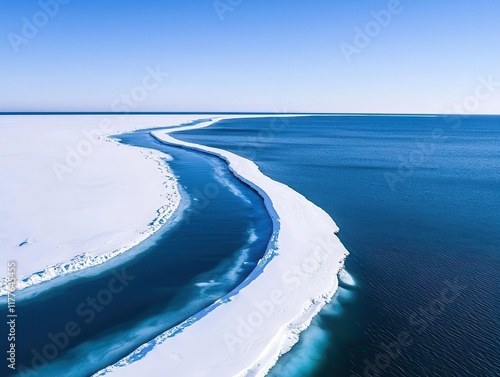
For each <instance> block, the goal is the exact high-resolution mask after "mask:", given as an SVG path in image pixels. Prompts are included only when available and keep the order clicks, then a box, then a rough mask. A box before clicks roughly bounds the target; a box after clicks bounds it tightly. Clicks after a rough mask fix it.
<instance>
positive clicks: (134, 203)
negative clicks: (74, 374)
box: [0, 115, 200, 295]
mask: <svg viewBox="0 0 500 377" xmlns="http://www.w3.org/2000/svg"><path fill="white" fill-rule="evenodd" d="M196 118H200V115H161V116H156V115H154V116H153V115H126V116H123V115H50V116H49V115H43V116H42V115H12V116H10V115H2V116H0V266H7V262H8V261H10V260H15V261H16V262H17V268H18V271H17V273H18V287H17V289H18V290H20V289H23V288H25V287H27V286H29V285H33V284H37V283H39V282H42V281H46V280H50V279H52V278H53V277H55V276H59V275H62V274H66V273H68V272H72V271H75V270H79V269H83V268H85V267H89V266H92V265H96V264H100V263H102V262H104V261H106V260H108V259H109V258H111V257H112V256H114V255H117V254H119V253H122V252H124V251H126V250H128V249H130V248H131V247H132V246H134V245H136V244H138V243H139V242H141V241H142V240H144V239H145V238H147V237H148V236H149V235H151V234H152V233H153V232H155V231H156V230H158V229H159V228H160V227H161V224H162V223H164V222H165V221H166V220H167V219H168V218H169V217H170V216H172V214H173V213H174V211H175V210H176V208H177V207H178V205H179V202H180V194H179V191H178V189H177V182H176V180H175V178H174V176H173V175H172V173H171V172H170V170H169V168H168V166H167V164H165V163H164V162H163V161H161V158H164V157H167V158H168V156H167V155H164V154H162V153H159V152H157V151H153V150H147V149H143V148H135V147H131V146H127V145H124V144H120V143H119V142H117V141H115V140H112V139H109V138H107V136H108V135H116V134H119V133H123V132H126V131H131V130H135V129H139V128H148V127H154V126H172V125H179V124H182V123H185V122H189V121H193V120H194V119H196ZM76 256H80V257H79V258H75V257H76ZM6 274H7V268H5V269H4V272H2V273H1V274H0V277H2V280H1V285H0V295H4V294H5V293H6V282H7V280H6Z"/></svg>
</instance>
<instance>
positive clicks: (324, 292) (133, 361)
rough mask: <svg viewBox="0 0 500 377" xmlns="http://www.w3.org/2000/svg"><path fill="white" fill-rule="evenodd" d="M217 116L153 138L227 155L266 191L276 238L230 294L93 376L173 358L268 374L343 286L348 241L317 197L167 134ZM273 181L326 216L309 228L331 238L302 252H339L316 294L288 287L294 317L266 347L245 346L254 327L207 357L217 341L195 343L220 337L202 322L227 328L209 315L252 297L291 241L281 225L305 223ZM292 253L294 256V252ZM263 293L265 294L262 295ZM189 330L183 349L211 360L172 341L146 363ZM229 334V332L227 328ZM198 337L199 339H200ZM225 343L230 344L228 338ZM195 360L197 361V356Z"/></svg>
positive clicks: (186, 371) (188, 369) (231, 371)
mask: <svg viewBox="0 0 500 377" xmlns="http://www.w3.org/2000/svg"><path fill="white" fill-rule="evenodd" d="M215 122H217V120H215V121H210V122H206V123H205V124H200V125H196V126H190V127H179V128H176V129H170V130H160V131H158V129H157V130H156V131H153V132H151V135H152V136H153V137H154V138H156V139H157V140H158V141H159V142H161V143H165V144H167V145H174V146H178V147H182V148H186V149H190V150H193V151H197V152H202V153H206V154H209V155H214V156H217V157H219V158H220V159H222V160H223V161H225V162H226V163H227V164H228V168H229V170H230V171H231V172H232V173H233V174H234V176H235V177H237V178H238V179H240V180H241V181H242V182H244V183H246V184H247V185H248V186H250V187H251V188H253V189H254V190H256V191H257V192H258V193H259V194H260V195H261V196H262V198H263V199H264V203H265V206H266V209H267V210H268V212H269V214H270V216H271V218H272V222H273V233H272V237H271V240H270V241H269V244H268V248H267V250H266V253H265V255H264V256H263V258H262V259H261V260H260V261H259V263H258V264H257V266H256V268H255V269H254V270H253V271H252V273H251V274H250V275H249V276H248V277H247V278H246V279H245V280H244V281H243V282H242V283H241V284H240V285H239V286H238V287H236V288H235V289H234V290H233V291H231V292H230V293H228V294H227V295H225V296H224V297H222V298H221V299H219V300H217V301H216V302H215V303H213V304H212V305H211V306H209V307H208V308H206V309H204V310H202V311H200V312H198V313H197V314H195V315H193V316H192V317H190V318H188V319H187V320H185V321H184V322H182V323H181V324H179V325H177V326H175V327H173V328H171V329H169V330H167V331H166V332H164V333H163V334H161V335H159V336H158V337H156V338H155V339H153V340H152V341H150V342H148V343H146V344H144V345H142V346H140V347H139V348H138V349H136V350H135V351H134V352H132V353H131V354H129V355H128V356H127V357H125V358H123V359H122V360H120V361H118V362H117V363H115V364H114V365H111V366H109V367H107V368H105V369H103V370H101V371H99V372H98V373H96V374H94V377H100V376H104V375H107V374H109V373H112V372H117V374H118V375H129V374H128V372H131V374H130V375H134V372H135V373H137V372H139V371H140V373H141V374H143V375H146V376H149V375H155V374H157V373H158V368H159V367H165V369H164V370H163V371H162V372H166V371H167V368H168V367H170V370H171V369H172V368H171V367H172V365H171V364H173V363H175V364H176V365H175V366H174V369H175V372H176V374H175V375H176V376H184V375H186V376H194V375H197V376H198V375H199V373H200V371H201V370H203V372H202V373H203V375H204V376H205V375H206V376H212V375H214V376H215V375H217V376H226V375H227V376H229V375H233V376H238V377H243V376H265V375H266V374H267V373H268V372H269V370H270V369H271V368H272V367H273V366H274V365H275V364H276V362H277V361H278V359H279V357H280V356H281V355H283V354H284V353H286V352H288V351H289V350H290V349H291V348H292V347H293V345H295V344H296V343H297V342H298V340H299V334H300V333H301V332H302V331H304V330H305V329H306V328H307V327H308V326H309V325H310V324H311V321H312V319H313V318H314V316H315V315H316V314H318V313H319V311H320V310H321V309H322V307H323V306H325V305H326V304H327V303H329V302H331V300H332V298H333V296H334V294H335V292H336V291H337V288H338V278H337V274H338V273H339V271H340V270H341V269H342V268H343V266H344V262H345V258H346V257H347V255H348V254H349V253H348V251H347V250H346V249H345V247H344V246H343V245H342V244H341V243H340V240H339V239H338V238H337V237H336V235H335V233H337V232H338V230H339V229H338V227H337V226H336V224H335V223H334V221H333V220H332V219H331V218H330V216H328V214H326V212H324V211H323V210H322V209H321V208H319V207H317V206H316V205H314V204H313V203H311V202H309V201H308V200H307V199H306V198H305V197H303V196H302V195H301V194H299V193H297V192H296V191H294V190H292V189H291V188H290V187H288V186H286V185H283V184H281V183H279V182H276V181H274V180H272V179H270V178H269V177H267V176H265V175H264V174H263V173H261V172H260V170H259V168H258V166H257V165H256V164H255V163H253V162H252V161H250V160H247V159H244V158H242V157H240V156H237V155H234V154H232V153H230V152H227V151H224V150H220V149H216V148H210V147H206V146H201V145H197V144H192V143H187V142H183V141H180V140H177V139H174V138H173V137H171V136H168V134H169V133H171V132H178V131H182V130H187V129H194V128H202V127H207V126H209V125H211V124H213V123H215ZM160 132H163V135H162V136H159V134H160ZM247 169H248V170H254V171H253V173H254V174H255V173H257V175H260V176H257V177H256V178H259V179H253V180H252V179H251V178H250V177H249V176H251V175H252V174H251V173H248V171H245V170H247ZM254 178H255V177H254ZM259 180H260V181H266V182H261V185H259V184H257V182H256V181H259ZM262 183H264V184H262ZM271 184H273V185H274V186H276V187H278V188H280V189H282V190H283V192H281V194H284V195H283V196H286V197H288V196H291V194H293V195H292V196H295V200H297V201H299V202H300V201H302V202H306V204H307V207H308V208H307V209H308V210H309V215H314V216H311V218H310V219H306V220H307V221H310V220H315V219H316V220H317V219H318V218H319V219H321V218H322V219H321V220H323V221H324V222H325V223H324V224H323V223H322V222H320V223H319V224H318V225H317V224H314V225H312V226H311V223H309V230H311V229H315V228H316V227H321V226H323V227H324V228H325V230H326V232H324V234H322V235H323V236H325V238H327V240H325V239H323V240H319V242H317V241H318V240H317V239H314V238H313V239H308V240H306V245H303V246H307V245H309V246H312V245H314V248H313V249H311V248H309V249H308V250H299V252H300V254H302V257H304V256H307V257H308V258H310V256H311V251H312V250H313V252H315V253H316V252H319V251H318V246H320V245H321V244H322V245H321V248H320V250H322V251H325V252H328V253H329V254H330V255H327V257H326V258H327V259H328V258H329V257H331V256H332V254H335V255H334V257H335V258H334V260H329V261H328V263H327V262H326V261H323V262H324V265H321V266H318V268H317V269H318V270H321V273H322V275H323V276H322V277H323V278H324V281H323V280H322V281H321V283H322V284H321V288H317V289H315V290H314V294H313V295H311V296H309V297H307V298H302V299H301V298H300V297H295V296H300V295H299V294H298V293H297V294H296V295H295V296H294V295H293V293H296V292H297V290H298V291H300V290H301V289H300V288H301V287H296V288H294V289H291V290H290V292H289V293H292V294H291V295H289V296H287V299H288V300H291V301H292V303H293V304H295V307H294V309H295V310H294V311H293V313H292V316H291V318H290V319H289V320H286V319H282V318H281V317H280V316H278V319H281V320H280V321H279V324H278V325H277V326H276V325H275V329H274V330H277V331H273V332H272V334H275V335H274V336H271V337H269V336H267V337H266V338H270V339H269V340H267V341H266V343H265V344H264V346H263V348H262V347H261V349H260V350H257V353H255V352H254V354H253V355H252V353H251V352H248V353H247V352H246V351H248V349H249V348H252V346H254V345H255V343H253V342H255V340H252V339H250V340H248V339H249V338H251V337H254V338H255V336H254V334H255V331H252V333H251V334H250V335H249V336H248V338H241V339H240V340H241V341H243V342H245V341H247V343H249V344H246V349H245V350H241V349H238V350H237V351H238V352H237V355H234V350H231V352H230V354H231V355H229V356H228V357H222V359H221V360H215V359H212V357H210V356H208V357H207V356H202V355H203V353H212V354H216V353H217V352H216V351H215V352H214V351H213V350H214V347H210V349H211V350H210V351H208V350H206V349H203V350H199V351H198V352H196V351H195V350H194V349H195V348H199V343H200V342H199V340H200V339H211V340H217V339H215V337H210V336H209V335H210V334H207V332H206V330H211V329H212V327H210V323H209V324H208V325H207V324H205V327H204V328H203V326H202V325H203V324H204V323H206V322H208V321H211V322H212V324H213V322H215V323H216V324H218V326H219V328H220V327H222V329H221V331H223V330H224V329H225V330H227V329H228V326H226V325H221V323H220V321H219V322H218V321H217V320H215V318H216V317H214V316H213V315H212V316H210V317H207V316H208V315H209V314H210V313H211V312H213V311H214V310H216V309H219V311H221V312H222V311H224V310H225V311H226V312H227V310H228V307H231V306H235V305H237V304H234V302H237V301H238V300H241V299H242V297H243V299H245V298H246V299H248V297H246V295H244V293H245V292H242V291H243V290H245V289H248V288H249V286H250V283H253V284H252V286H253V285H258V284H259V283H261V281H262V279H256V278H257V277H258V276H259V275H261V274H263V273H264V269H265V268H266V267H269V266H272V267H275V266H277V265H278V264H277V263H272V264H271V261H272V260H274V259H275V257H277V256H279V255H280V254H278V252H277V251H278V250H279V243H280V242H281V243H282V246H285V244H289V243H290V242H289V240H287V239H286V238H285V237H287V236H290V229H287V230H286V231H287V233H288V234H285V235H284V234H282V233H280V231H281V229H282V225H285V227H289V226H290V223H289V222H293V221H294V220H297V223H304V218H302V219H296V218H295V219H294V218H290V219H289V218H288V217H293V216H288V215H289V214H288V213H285V212H286V211H284V210H283V208H280V210H283V212H284V215H283V216H282V217H280V216H279V215H278V213H280V212H281V211H279V210H277V209H276V208H275V206H277V207H282V204H283V203H281V202H282V201H283V199H282V198H280V197H279V196H278V195H277V194H278V193H277V192H275V191H276V190H270V191H272V192H273V193H272V194H270V193H269V194H268V192H267V191H266V190H265V189H264V188H262V186H270V185H271ZM276 187H275V188H276ZM267 188H268V189H269V188H270V187H267ZM275 194H276V195H275ZM271 196H272V197H273V199H274V200H275V203H274V204H273V199H271ZM297 198H298V199H297ZM285 202H286V200H285ZM276 203H278V205H276ZM292 204H294V203H292ZM295 204H297V205H298V204H300V203H295ZM302 205H304V203H302ZM291 212H292V213H293V212H296V211H294V210H291ZM299 212H300V211H299ZM299 214H302V215H305V214H304V213H299ZM295 215H297V213H295ZM306 217H307V216H306ZM283 218H286V219H287V220H289V222H286V221H285V222H283V223H282V220H283ZM307 221H306V222H307ZM301 225H302V224H301ZM291 228H292V230H293V229H294V228H295V227H294V226H293V224H292V226H291ZM295 230H296V229H295ZM312 233H314V232H312ZM305 234H306V235H307V232H305ZM312 235H313V234H311V236H312ZM299 236H300V235H299ZM315 236H319V235H317V234H316V235H315ZM299 238H300V237H299ZM292 241H293V242H295V241H297V239H296V238H295V237H292ZM301 241H304V240H301ZM325 245H326V246H325ZM323 247H324V248H323ZM283 249H284V252H285V253H286V252H287V251H288V249H287V248H286V247H283ZM332 249H334V250H332ZM291 251H293V250H291ZM307 251H308V252H307ZM290 259H293V257H290ZM299 259H300V258H299ZM330 259H331V258H330ZM305 260H306V258H301V259H300V262H301V263H303V262H304V261H305ZM282 263H283V262H282ZM325 265H327V266H326V267H325ZM292 266H294V265H293V264H292ZM295 266H301V265H295ZM275 269H276V268H275ZM289 271H290V270H288V272H289ZM285 272H287V271H285ZM316 272H317V271H314V274H313V273H311V274H310V276H308V281H306V282H302V283H306V284H307V283H308V284H311V281H315V282H317V280H318V279H317V276H318V275H321V274H316ZM325 272H326V273H325ZM267 276H268V277H269V276H270V275H267ZM283 276H284V275H283ZM283 276H282V278H283ZM271 278H272V276H271ZM267 280H269V279H267ZM267 288H268V289H270V287H267ZM313 288H314V287H313ZM256 289H257V288H256ZM257 290H258V289H257ZM260 297H262V295H261V296H260ZM265 297H267V296H265ZM250 298H252V297H250ZM253 298H254V299H255V298H256V297H253ZM294 299H295V302H293V301H294ZM297 300H300V301H298V302H299V303H298V304H297ZM247 301H248V300H247ZM254 304H255V301H254ZM243 305H244V304H243ZM231 309H232V308H231ZM236 309H238V308H236ZM243 309H244V310H243V312H244V313H245V314H247V313H248V310H246V309H248V307H247V308H245V307H243ZM254 309H255V308H254ZM279 309H282V308H279ZM239 310H240V314H241V305H240V308H239ZM250 310H252V307H251V306H250ZM222 314H223V313H222ZM288 314H290V313H288ZM235 315H238V313H236V314H234V313H233V317H234V316H235ZM204 317H207V318H206V319H205V320H204V321H200V320H201V319H202V318H204ZM219 317H221V313H219V316H217V318H219ZM221 318H222V317H221ZM268 320H269V318H268ZM228 322H229V321H228ZM266 323H267V321H266ZM200 326H202V328H201V329H200ZM263 326H264V325H263ZM194 327H197V330H198V331H201V333H202V334H203V336H199V337H197V336H194V337H193V335H192V334H193V331H196V330H193V328H194ZM276 327H277V328H276ZM190 330H193V331H191V334H190V335H191V338H192V339H191V342H190V341H187V342H186V339H184V342H182V341H180V345H181V346H185V347H184V349H185V348H186V343H187V344H188V346H187V348H189V351H190V352H189V355H188V357H189V356H192V355H193V354H195V355H198V356H195V360H196V361H199V360H198V359H200V358H201V359H203V358H204V359H205V360H202V364H203V363H204V364H208V365H199V366H196V365H195V366H193V363H186V362H183V359H184V356H183V355H182V353H181V352H182V351H183V350H182V349H181V348H176V347H175V346H172V347H171V349H172V350H173V351H172V352H170V354H169V353H167V352H163V353H162V358H161V362H162V364H161V365H154V366H153V368H152V369H148V368H147V366H148V365H144V362H145V361H147V360H150V359H151V358H152V357H153V356H155V355H151V356H150V357H149V358H148V359H145V356H146V355H148V354H149V353H151V352H152V351H155V350H157V349H158V348H159V346H160V345H162V344H164V343H165V342H166V341H167V340H170V341H171V342H175V341H176V340H178V339H179V338H180V337H181V336H182V335H181V334H183V333H184V334H186V332H189V331H190ZM254 330H255V329H254ZM257 330H259V329H257ZM212 332H213V331H212ZM216 333H217V331H216ZM264 333H265V332H264ZM225 334H227V332H226V333H225ZM225 334H224V335H225ZM195 335H196V333H195ZM198 335H200V334H199V333H198ZM207 335H208V336H207ZM218 336H219V337H221V338H222V337H223V336H222V332H219V333H218ZM186 337H187V339H188V340H189V335H185V338H186ZM193 338H194V339H193ZM193 340H194V341H193ZM197 340H198V342H196V341H197ZM219 340H220V339H219ZM213 343H214V344H215V342H213ZM219 343H220V342H219ZM172 344H174V343H171V344H170V345H172ZM174 345H175V344H174ZM225 345H226V346H227V342H226V344H225ZM219 346H221V344H219ZM164 348H165V347H162V351H169V350H168V348H167V349H166V350H165V349H164ZM190 348H193V349H190ZM215 348H217V347H215ZM223 353H224V352H223ZM157 355H158V353H157ZM157 355H156V356H157ZM247 355H250V356H247ZM163 356H167V357H168V356H170V360H169V361H170V364H169V362H168V361H167V360H166V358H165V357H163ZM219 356H220V355H219ZM141 360H144V361H143V362H140V363H138V361H141ZM235 360H236V362H235ZM152 361H155V360H152ZM207 361H208V363H207ZM156 363H158V360H157V358H156ZM137 364H141V366H139V367H138V368H135V370H133V371H132V370H130V369H131V368H132V367H134V366H137ZM150 364H151V361H150ZM165 364H167V365H165ZM194 364H196V362H195V363H194ZM235 364H236V366H235ZM224 365H226V369H224ZM228 365H229V366H228ZM125 366H128V368H123V367H125ZM181 366H183V370H179V369H180V368H181ZM193 368H194V371H195V373H197V374H193ZM120 372H122V373H121V374H120ZM148 372H149V373H148ZM210 372H212V373H213V374H210Z"/></svg>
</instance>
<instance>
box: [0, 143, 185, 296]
mask: <svg viewBox="0 0 500 377" xmlns="http://www.w3.org/2000/svg"><path fill="white" fill-rule="evenodd" d="M109 138H110V139H111V138H112V136H110V137H109ZM141 149H143V150H144V153H145V154H147V157H146V158H149V159H153V160H155V161H156V163H157V164H158V168H159V169H160V171H161V173H160V174H161V175H162V176H163V177H164V179H165V180H164V182H163V184H164V188H165V193H166V194H165V195H166V197H167V199H168V200H169V203H168V204H165V205H163V206H161V207H160V208H158V209H157V210H156V212H157V216H156V217H155V218H154V219H153V220H152V221H151V222H150V223H149V224H148V225H147V227H146V228H145V229H144V230H143V231H141V232H140V234H141V237H138V238H136V239H135V240H133V241H132V242H130V243H128V244H126V245H125V246H123V247H121V248H119V249H116V250H114V251H112V252H110V253H105V254H101V255H97V256H92V255H91V254H90V253H82V254H80V255H76V256H75V257H73V258H72V259H70V260H69V261H66V262H61V263H58V264H55V265H53V266H49V267H47V268H45V269H44V270H41V271H38V272H34V273H33V274H31V275H28V276H22V277H18V279H17V286H16V291H22V290H24V289H26V288H28V287H31V286H34V285H38V284H40V283H44V282H48V281H50V280H53V279H54V278H56V277H61V276H65V275H68V274H71V273H74V272H77V271H82V270H84V269H87V268H89V267H94V266H98V265H102V264H103V263H105V262H108V261H109V260H111V259H113V258H115V257H116V256H118V255H120V254H123V253H125V252H126V251H128V250H130V249H132V248H133V247H135V246H137V245H139V244H140V243H141V242H143V241H145V240H146V239H148V238H149V237H150V236H152V235H153V234H155V233H156V232H157V231H158V230H160V228H161V227H162V226H163V225H164V224H166V223H167V221H168V220H169V219H170V218H171V217H172V216H173V215H174V214H175V212H176V211H177V209H178V208H179V206H180V204H181V195H180V193H179V187H178V184H177V180H176V178H175V176H174V174H173V173H172V171H171V169H170V167H169V166H168V164H167V162H166V161H167V160H168V155H165V156H164V155H163V153H160V152H158V151H156V150H153V149H147V148H141ZM8 292H9V286H8V279H7V278H2V279H1V281H0V303H1V302H3V301H5V299H6V295H7V294H8ZM21 299H23V297H22V296H20V297H18V300H21ZM2 300H3V301H2Z"/></svg>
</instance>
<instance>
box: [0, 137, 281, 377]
mask: <svg viewBox="0 0 500 377" xmlns="http://www.w3.org/2000/svg"><path fill="white" fill-rule="evenodd" d="M120 138H121V140H122V142H124V143H127V144H131V145H136V146H144V147H150V148H155V149H158V150H162V151H164V152H166V153H169V154H170V155H171V156H172V157H173V160H172V161H170V162H169V165H170V166H171V168H172V170H173V172H174V174H175V175H176V176H177V177H178V182H179V184H180V186H181V187H182V195H183V196H184V198H185V199H187V198H189V200H190V204H186V203H183V205H187V206H188V208H187V209H186V210H185V211H184V212H182V219H180V220H179V221H178V222H177V223H176V224H175V225H174V226H173V227H172V228H171V229H168V230H165V231H160V232H159V233H158V234H156V235H154V236H153V237H151V239H149V240H148V241H145V244H147V246H148V247H147V250H144V251H142V252H140V253H136V252H135V250H136V249H137V248H134V249H131V250H129V251H127V252H126V253H125V254H122V255H120V256H118V257H116V258H115V259H113V260H112V261H110V262H106V263H105V265H103V266H98V267H92V268H90V269H88V270H85V271H82V272H78V273H73V274H71V276H70V277H62V278H59V279H60V280H63V282H64V283H63V284H60V285H58V286H56V287H51V288H50V289H48V290H45V291H42V292H41V293H39V294H38V295H36V296H34V297H32V298H29V299H26V300H22V301H19V302H18V303H17V308H16V309H17V314H18V318H17V326H16V329H17V339H16V349H17V367H18V372H19V373H14V372H13V371H11V370H10V369H8V368H7V367H6V364H7V363H6V361H5V358H4V357H3V360H4V362H3V363H2V367H1V369H0V376H11V375H12V376H13V375H16V376H37V377H42V376H43V377H45V376H47V377H63V376H64V377H70V376H71V377H73V376H82V377H83V376H90V375H92V374H93V373H95V372H97V371H99V370H100V369H103V368H105V367H106V366H108V365H110V364H113V363H115V362H117V361H118V360H120V359H121V358H122V357H124V356H126V355H127V354H129V353H130V352H132V351H133V350H135V349H136V348H137V347H138V346H140V345H142V344H143V343H146V342H147V341H149V340H151V339H152V338H154V337H155V336H157V335H159V334H160V333H162V332H164V331H166V330H167V329H169V328H171V327H173V326H174V325H176V324H178V323H180V322H181V321H183V320H184V319H186V318H188V317H189V316H191V315H193V314H195V313H197V312H198V311H200V310H202V309H204V308H206V307H207V306H209V305H210V304H212V303H213V302H214V301H216V300H217V299H218V298H220V297H222V296H224V295H225V294H226V293H228V292H229V291H231V290H232V289H233V288H234V287H235V286H237V285H238V284H239V283H241V282H242V281H243V280H244V279H245V277H247V276H248V274H249V273H250V272H251V271H252V270H253V269H254V267H255V265H256V262H257V261H258V260H259V259H260V258H261V257H262V255H263V254H264V252H265V250H266V247H267V243H268V241H269V238H270V236H271V231H272V223H271V218H270V217H269V215H268V213H267V211H266V209H265V207H264V203H263V200H262V198H261V197H260V196H259V195H258V194H257V193H256V192H255V191H253V190H252V189H250V188H249V187H248V186H246V185H245V184H242V183H241V182H239V181H238V180H237V179H236V178H235V177H234V176H233V175H232V174H231V173H230V172H229V170H228V169H227V165H226V164H225V163H224V162H222V161H221V160H219V159H217V158H215V157H209V156H206V155H204V154H201V153H197V152H192V151H185V150H183V149H180V148H173V147H168V146H165V145H163V144H160V143H158V142H157V141H156V140H155V139H153V138H152V137H151V136H150V135H148V134H147V133H146V132H136V133H133V134H129V135H122V136H120ZM144 184H148V182H144ZM135 200H138V201H140V200H141V198H140V197H137V198H136V199H135ZM123 205H124V206H126V205H127V203H123ZM141 247H142V246H141ZM106 265H107V266H106ZM104 266H106V268H107V269H106V270H104V269H103V267H104ZM92 271H95V273H93V274H91V275H90V274H89V273H90V272H92ZM118 276H119V277H118ZM68 279H70V280H68ZM55 280H57V279H55ZM53 282H54V281H52V282H50V283H48V284H52V283H53ZM42 285H43V284H42ZM39 288H40V287H37V286H35V287H32V288H28V289H27V291H33V292H37V291H38V290H39ZM110 292H111V294H110ZM23 293H26V292H23ZM89 299H90V300H91V301H88V300H89ZM1 312H2V313H6V308H5V305H3V306H2V307H1ZM0 330H1V333H2V334H7V327H6V323H5V322H4V321H2V324H1V326H0ZM64 333H65V334H66V335H65V334H64ZM68 334H70V335H71V336H68ZM1 344H2V347H1V349H2V354H3V355H6V354H7V352H6V351H7V345H6V337H5V338H2V343H1ZM21 365H22V366H23V367H24V368H22V367H21ZM23 370H25V371H27V372H26V373H21V372H22V371H23Z"/></svg>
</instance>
